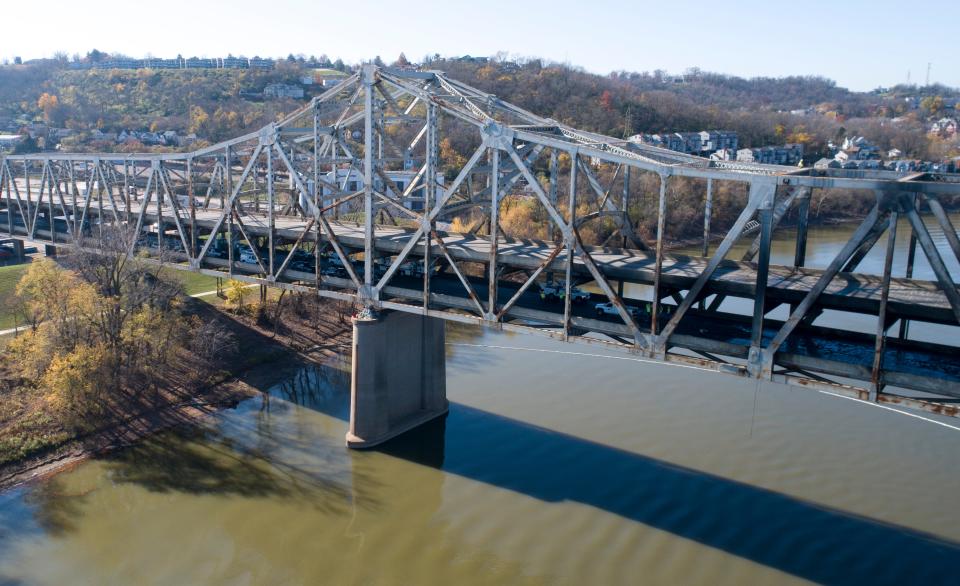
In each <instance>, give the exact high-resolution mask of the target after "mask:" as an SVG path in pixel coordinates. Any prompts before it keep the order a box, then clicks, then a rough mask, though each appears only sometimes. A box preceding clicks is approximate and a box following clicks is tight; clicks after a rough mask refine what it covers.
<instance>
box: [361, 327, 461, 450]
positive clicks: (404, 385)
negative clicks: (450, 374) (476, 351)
mask: <svg viewBox="0 0 960 586" xmlns="http://www.w3.org/2000/svg"><path fill="white" fill-rule="evenodd" d="M445 352H446V347H445V336H444V322H443V320H441V319H437V318H431V317H427V316H424V315H417V314H412V313H403V312H381V313H380V314H379V315H377V316H376V317H362V318H354V320H353V374H352V379H351V388H350V430H349V431H348V432H347V446H348V447H350V448H370V447H373V446H376V445H378V444H380V443H383V442H385V441H387V440H389V439H390V438H393V437H396V436H397V435H400V434H401V433H403V432H405V431H408V430H410V429H413V428H414V427H417V426H418V425H421V424H423V423H426V422H427V421H430V420H431V419H434V418H436V417H439V416H442V415H444V414H446V413H447V409H448V403H447V382H446V376H447V371H446V356H445Z"/></svg>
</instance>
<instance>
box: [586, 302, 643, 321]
mask: <svg viewBox="0 0 960 586" xmlns="http://www.w3.org/2000/svg"><path fill="white" fill-rule="evenodd" d="M625 307H626V308H627V311H628V312H629V313H630V316H631V317H633V318H638V317H640V309H638V308H636V307H633V306H632V305H627V306H625ZM594 309H595V310H596V312H597V317H603V316H605V315H612V316H619V315H620V312H619V311H617V306H616V305H614V304H613V302H612V301H607V302H606V303H598V304H596V305H595V306H594Z"/></svg>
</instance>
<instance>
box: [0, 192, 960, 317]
mask: <svg viewBox="0 0 960 586" xmlns="http://www.w3.org/2000/svg"><path fill="white" fill-rule="evenodd" d="M14 210H15V211H16V207H15V206H14ZM58 211H59V210H58V209H57V206H55V207H54V212H55V213H57V212H58ZM139 211H140V210H139V204H138V203H136V202H134V203H132V207H131V210H130V212H129V213H130V215H131V216H132V218H133V219H135V218H136V216H137V215H138V214H139ZM90 213H91V214H92V215H96V214H98V213H99V211H98V210H96V209H94V208H91V209H90ZM104 213H105V214H107V215H109V216H112V211H111V208H110V206H109V205H107V204H105V205H104ZM118 213H120V214H125V213H126V210H118ZM173 213H174V210H173V208H172V207H170V206H163V209H162V214H161V215H162V216H163V217H164V223H165V224H166V228H167V229H168V230H169V229H171V228H173V226H174V223H173ZM14 216H15V217H17V216H18V214H16V213H15V214H14ZM219 216H220V210H219V209H216V210H214V209H211V210H197V211H196V220H197V225H198V226H199V227H200V228H202V229H206V230H211V229H212V228H213V227H214V225H215V223H216V221H217V219H218V217H219ZM3 218H4V216H0V230H3V229H5V226H4V225H3V224H5V223H6V222H5V221H4V220H3ZM157 218H158V214H157V210H156V205H155V204H151V205H149V206H148V208H147V212H146V213H145V214H144V221H145V222H146V223H150V224H152V223H156V221H157ZM243 222H244V225H245V226H246V229H247V231H248V233H250V234H251V235H257V236H266V235H267V234H269V225H268V223H267V217H266V214H264V213H262V212H261V213H259V214H257V213H249V214H246V215H244V216H243ZM274 224H275V226H276V234H277V236H279V237H281V238H284V239H287V240H291V241H293V240H296V239H297V238H298V237H299V236H300V235H301V233H302V232H303V230H304V229H305V228H306V225H307V221H306V220H303V219H301V218H297V217H291V216H280V215H277V216H275V218H274ZM331 226H332V227H333V229H334V231H335V233H336V235H337V239H338V240H339V241H340V242H341V244H343V245H345V246H348V247H350V248H353V249H357V250H362V249H363V247H364V232H363V226H362V225H358V224H355V223H344V222H331ZM16 231H18V232H22V233H25V231H24V230H22V226H21V230H16ZM38 232H43V231H42V230H38ZM412 233H413V231H412V230H409V229H405V228H399V227H393V226H377V227H376V232H375V237H376V244H375V249H376V250H377V251H378V252H380V253H381V254H396V253H398V252H400V251H401V250H402V249H403V247H404V246H405V245H406V243H407V241H408V240H409V238H410V236H411V234H412ZM46 234H47V235H49V232H46ZM441 236H442V238H443V241H444V244H445V245H446V248H447V250H448V251H449V252H450V254H451V256H452V257H453V258H455V259H456V260H457V261H463V262H477V263H485V262H487V261H488V260H489V258H490V241H489V240H487V239H486V238H484V237H478V236H471V235H465V234H457V233H442V234H441ZM314 238H315V232H314V233H311V234H308V235H307V236H305V237H304V240H306V241H312V240H314ZM324 238H326V236H325V235H324ZM498 246H499V249H498V256H499V258H498V263H500V264H501V265H503V266H506V267H510V268H514V269H526V270H534V269H536V268H537V267H538V266H539V265H541V264H542V263H543V262H544V261H545V260H546V258H547V257H548V256H549V255H550V253H551V252H552V250H553V249H554V247H555V245H554V244H552V243H549V242H542V241H531V240H514V241H510V242H505V241H501V242H500V243H499V245H498ZM587 250H588V251H590V253H591V256H592V257H593V259H594V261H595V262H596V264H597V265H598V267H599V268H600V270H601V271H602V272H603V273H604V275H605V276H606V277H607V278H608V279H611V280H623V281H625V282H630V283H640V284H652V283H653V282H654V273H655V270H654V269H655V261H656V258H655V256H654V255H653V254H652V253H647V252H644V251H640V250H624V249H611V248H607V249H601V248H597V247H587ZM412 254H413V255H415V256H422V255H423V244H422V243H420V244H417V246H415V247H414V249H413V251H412ZM434 254H436V255H439V254H441V252H440V250H439V249H436V250H435V251H434ZM706 265H707V259H706V258H701V257H693V256H684V255H676V254H666V255H664V259H663V268H662V274H661V283H662V285H663V286H665V287H670V288H673V289H676V290H684V289H688V288H689V287H691V286H692V285H693V283H694V281H695V280H696V279H697V277H698V276H699V275H700V273H702V272H703V270H704V269H705V267H706ZM565 266H566V261H565V260H564V254H560V255H559V256H558V257H557V258H556V259H555V260H554V261H553V263H552V264H551V266H550V267H549V269H550V270H553V271H562V270H564V268H565ZM573 271H574V274H576V275H578V276H579V277H590V274H589V271H588V270H587V267H586V265H584V263H583V261H582V260H581V259H580V258H579V257H575V259H574V265H573ZM822 273H823V271H821V270H818V269H810V268H799V269H798V268H794V267H791V266H782V265H770V273H769V277H768V281H767V282H768V287H767V297H768V299H769V300H770V301H772V302H779V303H799V302H800V301H801V300H802V299H803V298H804V296H805V295H806V293H807V292H808V291H809V290H810V289H811V288H812V287H813V286H814V284H815V283H816V282H817V280H818V279H819V278H820V275H821V274H822ZM755 283H756V265H755V264H754V263H750V262H739V261H732V260H726V261H723V263H721V265H720V266H719V267H718V269H717V271H716V272H715V273H714V275H713V276H712V278H711V279H710V282H709V284H708V286H707V288H706V294H710V293H720V294H725V295H731V296H735V297H745V298H753V295H754V286H755ZM880 291H881V278H880V276H879V275H870V274H863V273H841V274H839V275H837V277H835V278H834V279H833V280H832V281H831V283H830V284H829V285H828V287H827V289H826V291H825V292H824V294H823V295H822V296H821V298H820V301H819V303H820V305H821V306H823V307H824V308H828V309H840V310H844V311H853V312H860V313H868V314H870V313H873V314H875V313H877V312H878V308H879V303H880ZM888 311H889V312H890V313H891V314H892V315H897V316H903V317H905V318H909V319H920V320H924V321H930V322H935V323H945V324H953V323H954V322H955V318H954V316H953V313H952V310H951V307H950V303H949V301H948V300H947V297H946V295H944V293H943V292H942V291H941V290H940V289H939V288H938V287H937V284H936V283H934V282H931V281H923V280H918V279H904V278H894V279H892V280H891V283H890V299H889V307H888Z"/></svg>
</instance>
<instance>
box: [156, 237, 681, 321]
mask: <svg viewBox="0 0 960 586" xmlns="http://www.w3.org/2000/svg"><path fill="white" fill-rule="evenodd" d="M158 240H159V238H158V234H156V233H153V232H151V233H147V234H145V235H144V237H143V242H144V244H145V245H146V246H149V247H152V248H156V247H157V242H158ZM163 242H164V246H165V247H166V248H168V249H170V250H174V251H177V252H183V243H182V242H181V241H180V239H179V237H176V236H169V235H167V236H164V240H163ZM237 249H238V250H236V254H235V258H236V259H237V260H238V261H239V262H241V263H244V264H251V265H256V264H257V256H256V253H254V251H253V250H252V249H251V248H250V247H249V246H246V245H245V244H242V245H239V246H238V247H237ZM275 254H276V255H275V257H274V263H275V265H276V266H280V265H282V264H283V263H284V262H285V261H286V258H287V256H288V254H289V253H288V252H286V251H279V250H278V251H277V252H276V253H275ZM207 255H208V256H210V257H212V258H221V259H226V258H227V257H228V254H227V246H226V242H225V241H224V240H223V239H217V241H216V242H214V245H213V246H211V247H210V250H209V251H208V252H207ZM264 261H265V259H264V258H261V262H264ZM391 262H392V261H391V260H390V259H389V258H386V259H376V260H375V261H374V264H373V268H374V277H375V278H377V279H379V278H381V277H383V275H385V274H386V272H387V270H388V269H389V267H390V263H391ZM315 263H316V260H315V259H314V257H313V254H312V253H310V252H307V251H303V250H296V251H294V253H293V258H292V259H291V260H290V262H289V263H288V264H287V268H288V269H290V270H293V271H299V272H302V273H309V274H314V270H315V266H316V264H315ZM351 265H352V267H353V270H354V273H356V274H358V275H360V274H362V273H363V270H364V263H363V261H362V260H353V261H351ZM433 270H434V272H435V273H436V272H439V271H440V266H439V265H438V264H437V263H434V265H433ZM320 274H321V275H323V276H327V277H337V278H347V277H348V276H349V274H348V272H347V269H346V267H345V266H344V264H343V261H342V260H341V259H340V256H339V255H337V254H335V253H325V254H323V255H322V256H321V258H320ZM396 274H397V275H399V276H403V277H413V278H422V277H423V275H424V266H423V262H422V261H420V260H409V261H406V262H404V263H403V264H401V265H400V266H399V267H398V268H397V271H396ZM539 288H540V299H541V300H542V301H545V302H549V303H558V302H562V301H564V299H565V298H566V295H567V286H566V282H565V281H563V280H559V281H554V280H552V279H549V280H547V281H544V282H541V283H539ZM590 298H591V295H590V293H589V292H587V291H585V290H583V289H581V288H580V287H576V286H573V287H570V301H571V302H573V303H575V304H578V305H581V304H584V303H587V302H589V301H590ZM625 307H626V309H627V311H628V312H629V313H630V315H631V316H632V317H633V318H635V319H639V318H641V317H643V316H649V314H650V310H649V308H648V306H646V305H643V306H640V307H637V306H633V305H625ZM661 312H662V313H666V314H669V313H670V306H666V305H662V306H661ZM594 313H595V314H596V315H597V317H607V316H609V317H617V316H619V311H618V310H617V307H616V305H614V304H613V302H610V301H606V302H600V303H596V304H595V305H594Z"/></svg>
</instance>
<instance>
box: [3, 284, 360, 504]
mask: <svg viewBox="0 0 960 586" xmlns="http://www.w3.org/2000/svg"><path fill="white" fill-rule="evenodd" d="M188 303H189V312H190V313H191V314H193V315H196V316H197V317H199V318H200V319H202V320H204V321H207V320H214V319H219V320H221V321H222V322H223V323H225V324H226V327H227V328H228V329H229V331H230V332H231V333H232V334H233V335H234V336H235V339H236V341H237V346H238V351H237V352H236V353H235V354H234V355H233V356H232V357H230V358H229V359H224V360H223V361H217V362H215V363H214V364H213V368H211V369H209V370H208V371H207V372H204V373H194V374H197V375H202V376H199V377H183V376H171V377H169V378H168V379H166V381H167V384H166V385H165V386H163V387H162V389H161V391H160V392H155V393H154V395H153V398H152V400H151V401H150V404H149V405H148V406H146V408H143V409H140V410H137V411H136V412H132V413H126V414H125V415H124V416H122V417H120V418H111V419H110V420H109V422H108V424H106V425H104V426H102V427H97V428H95V429H93V430H90V431H86V432H83V433H79V434H76V433H74V434H71V433H70V432H69V431H68V430H66V429H64V428H63V426H62V425H60V424H59V423H58V422H57V421H56V420H55V419H54V418H52V417H50V416H49V414H47V413H46V408H45V404H44V403H43V402H42V401H36V400H33V401H30V402H29V404H22V403H21V404H18V398H20V397H18V396H17V393H18V392H20V389H18V388H17V387H16V386H15V385H14V384H13V381H12V379H11V377H10V376H9V372H3V369H2V368H0V402H2V403H4V404H5V405H3V407H4V408H3V409H0V448H4V449H6V450H7V454H8V455H9V454H10V453H12V452H11V450H13V449H17V450H18V452H17V453H18V454H19V457H17V458H16V459H13V460H10V461H8V462H6V463H3V464H0V490H4V489H7V488H10V487H13V486H17V485H19V484H22V483H24V482H28V481H32V480H35V479H38V478H43V477H46V476H49V475H52V474H55V473H57V472H60V471H62V470H64V469H66V468H69V467H71V466H74V465H76V464H77V463H79V462H82V461H84V460H86V459H87V458H90V457H95V456H100V455H103V454H105V453H108V452H111V451H114V450H117V449H120V448H123V447H126V446H129V445H131V444H133V443H135V442H137V441H138V440H140V439H142V438H144V437H146V436H148V435H151V434H155V433H157V432H159V431H162V430H166V429H170V428H172V427H177V426H183V425H192V424H195V423H196V422H197V421H198V420H200V419H202V418H204V417H207V416H209V415H212V414H215V413H217V412H219V411H220V410H222V409H228V408H233V407H235V406H236V405H237V404H238V403H239V402H240V401H242V400H244V399H247V398H249V397H252V396H256V395H258V394H260V393H261V392H266V389H267V387H268V386H269V384H270V382H271V381H272V380H275V378H276V376H277V373H278V372H282V371H283V370H286V369H295V368H299V367H302V366H303V365H304V364H308V363H318V364H319V363H325V362H329V361H330V360H332V359H334V358H336V357H337V356H341V355H343V354H344V353H346V352H349V348H350V334H351V327H350V321H349V315H346V312H345V308H344V307H341V306H339V305H338V304H336V303H335V302H330V301H325V300H320V299H311V300H309V301H307V300H305V299H303V298H294V299H293V300H291V299H290V298H289V296H288V298H287V299H279V300H277V299H272V300H270V301H268V302H267V304H266V305H264V306H262V307H259V306H248V307H247V308H246V311H243V312H240V313H233V312H228V311H226V310H223V309H222V308H218V307H214V306H211V305H210V304H207V303H203V302H200V301H196V300H191V301H189V302H188ZM278 307H279V311H278ZM191 378H202V379H203V383H202V384H200V385H197V386H194V385H191V384H188V383H187V380H190V379H191ZM144 402H145V401H144ZM144 402H141V403H140V404H143V403H144ZM24 422H27V426H29V425H33V428H32V429H31V430H30V431H31V432H33V433H32V434H31V435H27V434H26V433H25V431H24V429H25V424H24Z"/></svg>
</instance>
